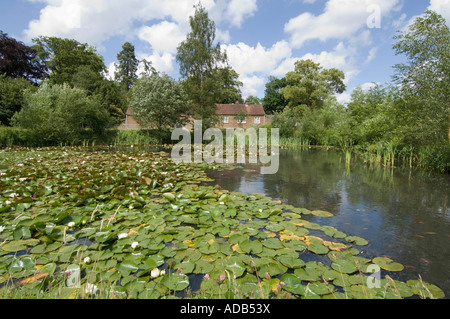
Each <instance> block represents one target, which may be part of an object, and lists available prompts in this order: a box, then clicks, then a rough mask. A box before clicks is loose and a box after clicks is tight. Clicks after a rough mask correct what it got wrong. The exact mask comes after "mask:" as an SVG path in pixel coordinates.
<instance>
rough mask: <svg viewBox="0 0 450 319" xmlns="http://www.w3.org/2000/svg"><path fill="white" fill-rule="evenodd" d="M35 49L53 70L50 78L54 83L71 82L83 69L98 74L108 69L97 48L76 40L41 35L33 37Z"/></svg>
mask: <svg viewBox="0 0 450 319" xmlns="http://www.w3.org/2000/svg"><path fill="white" fill-rule="evenodd" d="M33 41H34V42H35V43H36V45H35V49H36V50H37V52H38V56H39V58H40V59H41V60H42V61H45V63H46V65H47V66H48V68H49V69H50V70H51V73H50V76H49V80H50V83H52V84H65V83H66V84H71V85H73V80H74V77H75V76H76V74H77V73H78V72H79V71H80V68H82V69H83V71H82V72H84V74H86V69H89V70H91V71H92V72H94V73H95V74H97V75H100V74H102V73H103V72H105V71H106V66H105V64H104V62H103V57H101V56H100V55H98V54H97V53H96V49H95V48H94V47H92V46H89V45H88V44H82V43H79V42H78V41H76V40H71V39H61V38H56V37H39V38H36V39H33Z"/></svg>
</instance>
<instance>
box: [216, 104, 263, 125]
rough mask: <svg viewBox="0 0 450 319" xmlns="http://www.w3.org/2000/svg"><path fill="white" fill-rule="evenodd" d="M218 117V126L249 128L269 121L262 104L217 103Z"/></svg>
mask: <svg viewBox="0 0 450 319" xmlns="http://www.w3.org/2000/svg"><path fill="white" fill-rule="evenodd" d="M216 112H217V115H218V116H219V117H220V123H219V128H223V129H226V128H244V129H246V128H249V127H252V126H259V125H265V124H268V123H270V118H269V117H268V116H267V115H266V112H265V111H264V107H263V106H262V105H252V104H248V103H245V104H239V103H236V104H217V111H216Z"/></svg>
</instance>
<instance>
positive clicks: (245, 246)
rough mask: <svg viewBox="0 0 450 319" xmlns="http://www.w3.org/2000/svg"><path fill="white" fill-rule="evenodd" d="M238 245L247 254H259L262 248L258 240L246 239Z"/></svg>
mask: <svg viewBox="0 0 450 319" xmlns="http://www.w3.org/2000/svg"><path fill="white" fill-rule="evenodd" d="M239 247H240V248H241V249H242V250H243V251H244V252H246V253H247V254H259V253H261V252H262V250H263V245H262V244H261V242H260V241H259V240H250V239H246V240H244V241H243V242H241V243H240V244H239Z"/></svg>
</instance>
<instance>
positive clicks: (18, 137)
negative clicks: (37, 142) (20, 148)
mask: <svg viewBox="0 0 450 319" xmlns="http://www.w3.org/2000/svg"><path fill="white" fill-rule="evenodd" d="M17 145H26V137H25V134H24V131H23V130H21V129H19V128H16V127H0V147H12V146H17Z"/></svg>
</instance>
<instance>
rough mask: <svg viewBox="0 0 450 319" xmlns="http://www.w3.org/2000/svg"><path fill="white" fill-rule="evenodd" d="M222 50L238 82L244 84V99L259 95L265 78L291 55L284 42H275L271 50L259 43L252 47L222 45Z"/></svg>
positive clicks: (242, 44)
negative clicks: (235, 73)
mask: <svg viewBox="0 0 450 319" xmlns="http://www.w3.org/2000/svg"><path fill="white" fill-rule="evenodd" d="M222 49H223V50H224V51H226V53H227V56H228V61H229V63H230V65H231V66H232V67H233V69H234V70H235V71H236V72H237V73H238V74H239V75H240V78H239V80H240V81H242V82H243V83H244V86H243V88H242V95H243V96H244V97H247V96H249V95H257V96H258V95H260V93H261V92H262V91H263V88H264V84H265V80H266V78H267V77H268V76H269V75H272V74H273V72H274V70H276V69H277V68H279V65H280V64H281V63H283V61H285V60H286V59H289V58H290V57H291V55H292V50H291V48H290V47H289V44H288V43H287V42H286V41H280V42H277V43H275V44H274V45H273V46H272V47H271V48H265V47H264V46H262V45H261V44H260V43H258V44H257V45H256V46H255V47H252V46H249V45H248V44H245V43H242V42H240V43H238V44H228V45H222ZM284 74H285V73H284ZM284 74H282V76H284Z"/></svg>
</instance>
